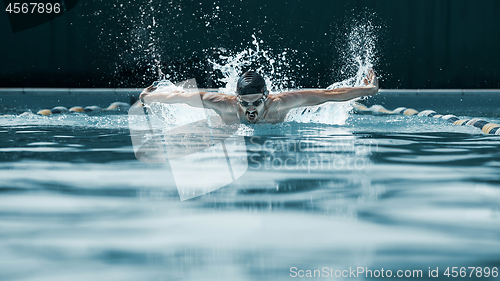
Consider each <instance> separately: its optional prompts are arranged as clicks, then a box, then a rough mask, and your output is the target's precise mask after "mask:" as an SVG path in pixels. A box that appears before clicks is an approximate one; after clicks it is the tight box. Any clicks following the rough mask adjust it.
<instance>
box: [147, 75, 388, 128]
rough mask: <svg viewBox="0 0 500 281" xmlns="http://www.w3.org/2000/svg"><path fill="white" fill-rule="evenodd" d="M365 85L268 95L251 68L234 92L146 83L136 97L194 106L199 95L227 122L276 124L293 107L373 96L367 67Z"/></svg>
mask: <svg viewBox="0 0 500 281" xmlns="http://www.w3.org/2000/svg"><path fill="white" fill-rule="evenodd" d="M364 84H365V86H362V87H344V88H337V89H331V90H326V89H317V90H297V91H290V92H282V93H279V94H276V95H269V91H268V90H267V87H266V82H265V81H264V78H263V77H262V76H261V75H260V74H258V73H256V72H254V71H247V72H245V73H244V74H243V75H242V76H241V77H240V78H239V79H238V83H237V86H236V95H226V94H222V93H216V92H188V91H174V92H172V91H161V89H160V90H157V91H155V90H156V87H154V86H149V87H147V88H146V89H144V91H143V92H142V93H141V94H140V96H139V99H140V100H141V101H142V102H143V103H144V102H161V103H169V104H171V103H186V104H188V105H191V106H196V105H197V104H198V103H197V102H196V101H197V100H198V101H199V97H198V96H200V97H201V100H202V103H203V107H204V108H210V109H213V110H214V111H215V112H216V113H217V114H218V115H220V117H221V118H222V120H224V122H225V123H226V124H230V123H235V122H243V123H251V124H253V123H279V122H283V120H285V117H286V115H287V113H288V112H289V111H290V110H291V109H293V108H297V107H303V106H313V105H320V104H322V103H325V102H329V101H348V100H351V99H355V98H358V97H363V96H370V95H375V94H376V93H377V92H378V90H379V86H378V79H377V76H376V75H375V72H374V71H373V69H369V70H368V74H367V75H366V78H365V79H364Z"/></svg>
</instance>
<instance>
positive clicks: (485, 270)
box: [290, 266, 499, 278]
mask: <svg viewBox="0 0 500 281" xmlns="http://www.w3.org/2000/svg"><path fill="white" fill-rule="evenodd" d="M498 275H499V273H498V267H476V266H462V267H458V266H448V267H441V268H440V267H428V268H427V269H425V270H422V269H384V268H383V267H382V268H376V269H375V268H369V267H361V266H358V267H349V268H344V269H335V268H331V267H327V266H325V267H322V268H319V269H302V268H297V267H295V266H293V267H290V277H292V278H297V277H298V278H304V277H305V278H373V277H375V278H386V277H389V278H390V277H399V278H422V277H426V278H439V277H446V278H450V277H452V278H467V277H468V278H489V277H494V278H496V277H498Z"/></svg>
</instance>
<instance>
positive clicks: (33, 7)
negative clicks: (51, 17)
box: [5, 3, 61, 14]
mask: <svg viewBox="0 0 500 281" xmlns="http://www.w3.org/2000/svg"><path fill="white" fill-rule="evenodd" d="M5 11H6V12H7V13H9V14H10V13H14V14H19V13H22V14H35V13H38V14H43V13H46V14H50V13H55V14H58V13H60V12H61V3H54V4H51V3H9V5H8V6H7V8H5Z"/></svg>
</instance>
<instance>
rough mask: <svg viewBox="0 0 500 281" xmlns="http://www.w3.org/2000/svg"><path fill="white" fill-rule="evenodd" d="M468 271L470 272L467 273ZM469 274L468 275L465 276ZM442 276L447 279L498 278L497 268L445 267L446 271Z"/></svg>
mask: <svg viewBox="0 0 500 281" xmlns="http://www.w3.org/2000/svg"><path fill="white" fill-rule="evenodd" d="M469 271H470V272H469ZM467 272H469V274H467ZM444 275H445V276H447V277H459V276H460V277H472V276H475V277H490V276H491V277H498V268H497V267H493V268H491V269H490V268H489V267H472V266H469V267H460V269H458V267H451V271H450V267H447V268H446V270H445V271H444Z"/></svg>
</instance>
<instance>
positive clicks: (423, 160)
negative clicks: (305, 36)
mask: <svg viewBox="0 0 500 281" xmlns="http://www.w3.org/2000/svg"><path fill="white" fill-rule="evenodd" d="M96 118H98V117H96ZM106 118H118V119H117V120H121V119H119V118H122V116H115V117H109V116H108V117H106ZM384 118H386V119H385V121H387V120H392V121H391V122H386V123H384V120H383V119H382V117H377V116H363V115H360V116H351V117H349V119H348V120H347V124H346V125H343V126H326V125H319V124H312V125H311V124H310V125H308V124H302V123H293V122H290V123H286V124H281V125H263V126H254V127H248V128H247V129H246V130H244V131H243V134H244V135H245V141H246V150H247V151H246V152H247V154H248V164H249V167H248V170H247V172H246V173H245V174H244V175H243V176H242V177H241V178H239V179H238V180H236V181H235V182H233V183H232V184H230V185H228V186H225V187H223V188H221V189H218V190H216V191H215V192H212V193H209V194H206V195H203V196H200V197H197V198H194V199H191V200H188V201H184V202H180V200H179V195H178V193H177V189H176V186H175V182H174V180H173V177H172V172H171V170H170V167H169V164H168V163H163V164H146V163H142V162H139V161H137V160H136V159H135V157H134V153H133V148H132V144H131V141H130V135H129V132H128V130H127V127H126V124H125V125H123V126H122V125H118V126H116V127H115V128H113V127H112V126H108V125H104V126H99V125H98V124H99V122H98V121H97V120H96V119H92V120H90V121H89V122H94V123H92V124H94V126H87V127H86V128H85V129H83V130H82V129H81V128H77V127H75V126H72V125H68V126H54V125H51V124H47V125H45V126H34V125H32V124H24V125H23V124H15V125H9V124H5V125H4V126H3V127H2V128H1V129H0V135H1V136H2V137H1V138H0V157H1V159H2V161H1V162H0V178H1V181H0V236H1V239H0V280H69V279H71V280H79V279H81V280H179V279H183V280H285V279H289V278H290V273H291V272H290V268H291V267H296V268H297V269H298V270H299V269H303V270H308V269H309V270H318V269H319V270H321V269H322V268H324V267H327V268H329V269H330V268H331V269H333V270H337V269H339V270H345V269H347V270H349V268H350V267H352V268H356V267H364V268H368V269H372V270H377V269H381V268H384V269H385V270H388V269H390V270H394V272H396V270H399V269H401V270H407V269H410V270H413V269H417V270H422V271H423V278H424V279H429V278H428V270H429V267H430V268H431V269H435V268H436V267H439V277H441V278H445V279H446V278H447V277H446V276H444V275H443V274H444V271H445V269H446V267H453V266H458V267H460V266H465V267H468V266H475V267H477V266H480V267H490V268H493V267H499V266H500V256H499V254H498V249H499V246H500V245H499V244H500V242H499V241H500V240H499V239H498V238H499V237H500V204H499V203H498V202H500V201H499V199H500V173H499V169H500V138H498V137H495V136H485V135H482V134H480V133H478V134H475V133H472V134H471V133H470V131H469V133H465V132H463V131H461V130H463V128H461V127H456V126H449V125H445V124H442V123H439V122H435V121H434V120H431V121H428V122H427V124H423V122H424V121H423V120H422V119H419V118H414V119H411V120H410V119H406V121H405V122H406V123H405V124H408V122H410V123H411V122H413V123H412V124H410V125H411V126H412V130H408V128H406V127H405V126H402V125H401V123H400V121H399V119H398V118H400V117H384ZM391 118H393V119H391ZM70 121H71V120H70ZM115 121H116V120H115ZM9 122H15V121H9ZM401 122H402V121H401ZM115 124H122V123H121V121H116V122H115ZM443 128H444V130H443ZM468 129H469V130H470V128H468ZM407 130H408V131H407ZM353 278H354V277H353ZM358 278H360V279H366V277H365V276H364V275H362V276H358ZM344 279H347V278H344Z"/></svg>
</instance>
